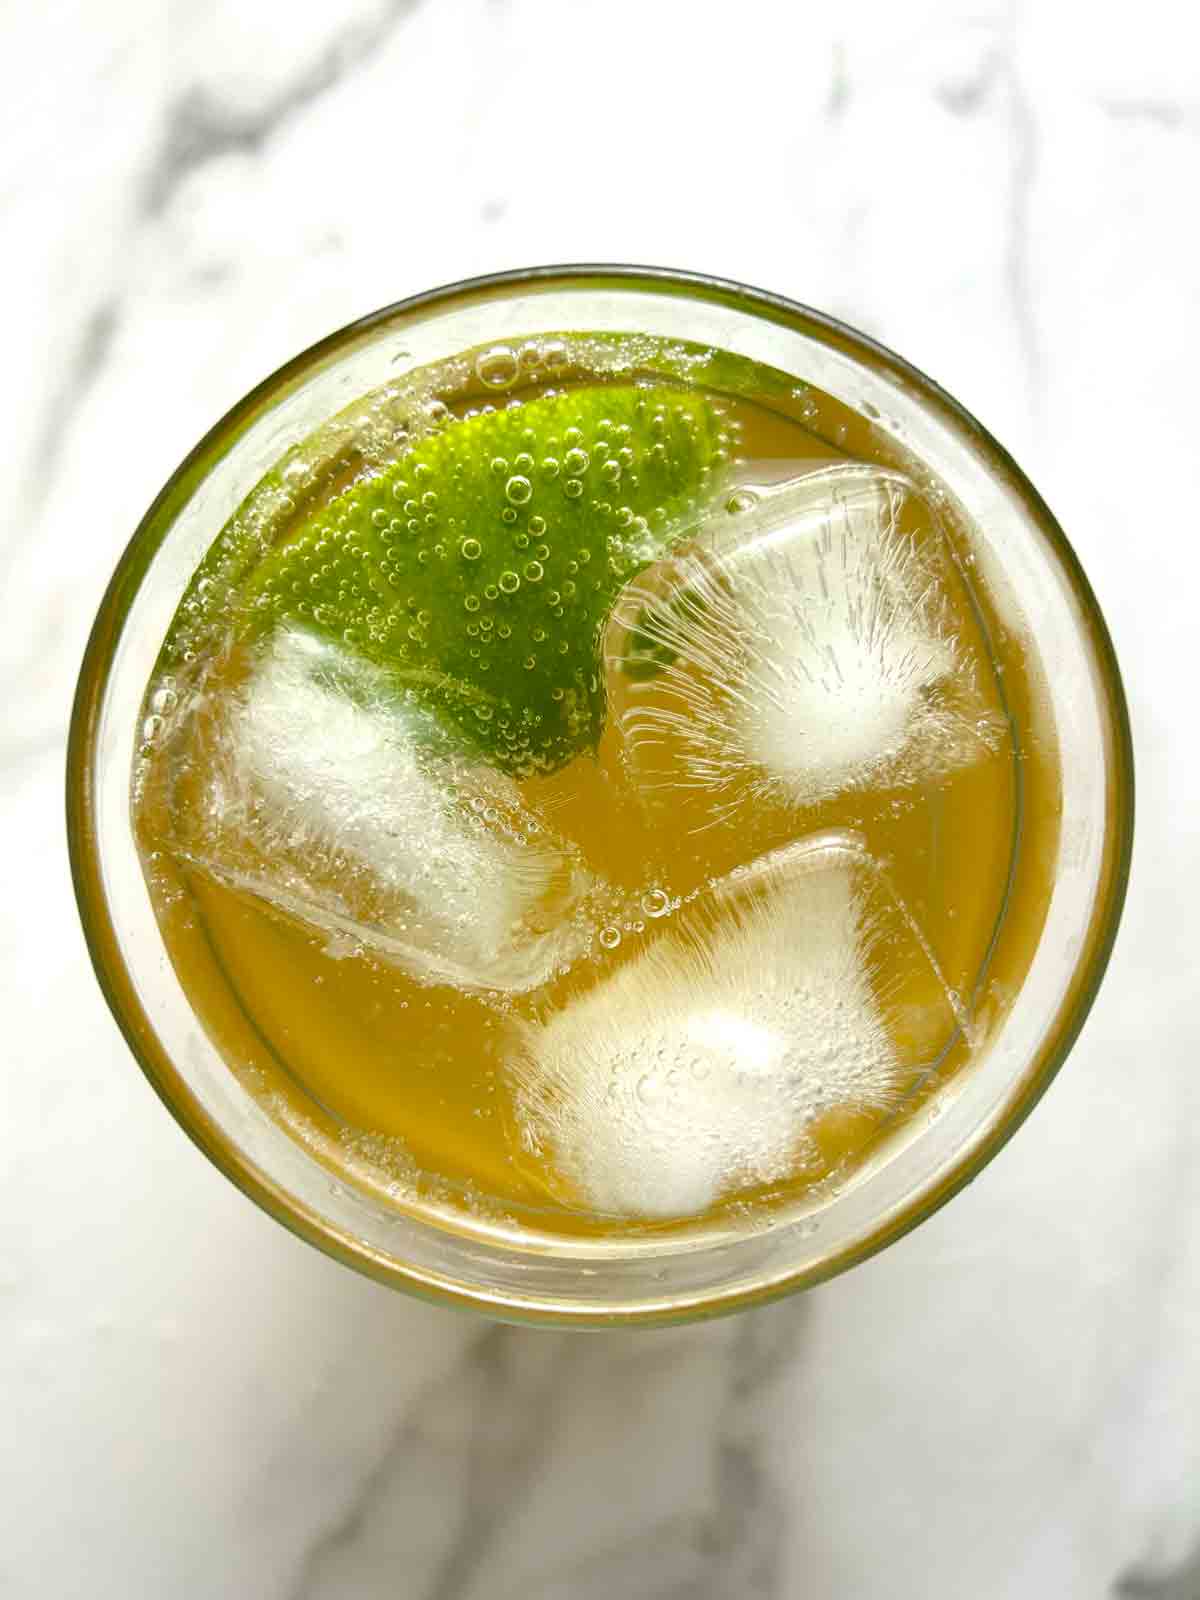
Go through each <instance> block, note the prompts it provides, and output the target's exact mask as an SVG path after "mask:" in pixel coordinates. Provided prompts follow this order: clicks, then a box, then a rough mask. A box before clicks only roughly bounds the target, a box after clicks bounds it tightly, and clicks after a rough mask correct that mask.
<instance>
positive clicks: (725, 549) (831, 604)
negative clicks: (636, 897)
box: [605, 463, 1002, 812]
mask: <svg viewBox="0 0 1200 1600" xmlns="http://www.w3.org/2000/svg"><path fill="white" fill-rule="evenodd" d="M963 592H964V591H963V587H962V578H961V575H960V574H959V572H958V571H957V570H956V568H955V566H954V563H953V559H952V556H951V554H950V551H949V547H948V545H947V543H946V540H945V538H944V535H943V534H942V533H941V530H940V527H939V524H938V520H937V517H936V515H935V514H934V512H933V509H932V508H931V507H930V506H929V505H928V503H927V502H925V501H924V500H923V499H922V497H921V496H920V495H919V494H918V492H917V491H916V489H915V488H914V486H913V485H912V484H911V483H910V482H909V481H908V480H907V479H905V478H904V477H902V476H901V475H900V474H898V473H895V472H891V471H887V470H884V469H881V468H876V467H870V466H865V465H861V464H850V463H847V464H841V465H836V466H829V467H824V468H822V469H820V470H817V471H812V472H809V473H807V474H805V475H804V476H802V477H799V478H796V479H793V480H792V481H790V482H783V483H778V482H775V483H765V484H762V485H760V486H757V487H752V488H743V489H741V490H739V491H738V492H737V493H735V494H734V495H733V496H732V497H731V498H730V500H729V509H728V511H722V512H717V513H715V514H714V516H713V518H712V519H711V520H710V522H709V523H708V525H707V526H706V527H705V528H704V529H703V531H702V532H701V534H700V536H699V537H698V538H697V539H696V540H695V541H694V542H693V543H691V544H690V545H688V546H687V547H686V548H685V549H684V550H683V551H682V552H681V553H679V554H678V555H677V556H675V557H674V558H671V559H668V560H666V561H663V562H660V563H658V564H657V565H656V566H654V567H652V568H650V569H648V570H647V571H646V572H645V573H643V574H642V576H641V577H640V578H639V579H638V580H636V581H635V582H634V583H632V584H631V585H630V586H629V587H628V588H627V589H626V590H625V591H624V593H623V595H622V597H621V600H620V602H619V603H618V606H617V608H616V611H615V613H614V617H613V620H612V623H611V625H610V627H609V629H608V632H607V635H606V642H605V650H606V655H607V657H608V664H609V669H610V672H611V679H610V681H611V682H612V683H613V684H614V686H615V687H614V690H613V700H614V705H615V707H616V714H617V717H618V719H619V726H620V730H621V734H622V739H623V745H624V751H625V757H626V760H627V763H628V765H629V767H630V769H631V775H632V778H633V781H634V783H635V785H636V786H637V787H638V788H639V789H640V790H641V791H642V792H643V794H644V795H646V796H647V797H648V798H649V799H650V800H651V801H654V800H655V799H657V800H659V801H660V802H664V803H667V804H671V803H673V802H674V801H675V800H676V799H680V798H686V796H687V795H689V794H690V795H692V796H695V795H696V794H697V793H700V794H702V795H704V796H705V797H706V799H707V800H708V801H709V803H710V812H716V811H719V809H720V808H721V807H722V805H729V804H735V803H741V802H742V801H744V800H749V801H751V802H753V801H755V800H762V799H770V800H773V801H777V802H782V803H784V804H786V805H789V806H799V807H803V806H811V805H815V804H819V803H820V802H822V801H824V800H826V799H828V798H830V797H831V796H833V795H836V794H839V793H846V792H849V791H853V790H861V789H864V788H889V787H894V786H899V785H907V784H913V783H917V782H921V781H925V780H928V779H932V778H936V777H938V776H939V775H940V774H942V773H944V772H946V771H948V770H949V769H951V768H953V767H955V766H958V765H960V764H963V763H965V762H968V761H971V760H974V759H975V758H977V757H978V756H979V755H981V754H983V753H984V752H985V751H987V750H988V749H992V748H994V747H995V745H996V743H997V741H998V739H999V738H1000V737H1001V736H1002V724H1001V723H1000V720H999V718H998V717H997V716H996V715H995V714H994V712H992V711H989V710H988V708H987V706H986V704H985V699H984V697H983V696H982V694H981V692H980V682H979V667H980V663H979V660H978V652H977V651H976V650H974V649H973V648H972V647H971V646H970V645H969V644H968V643H967V641H966V640H965V639H964V637H963V635H962V630H961V629H960V628H959V627H957V626H956V625H955V606H956V604H957V605H959V606H961V603H962V602H961V596H962V595H963Z"/></svg>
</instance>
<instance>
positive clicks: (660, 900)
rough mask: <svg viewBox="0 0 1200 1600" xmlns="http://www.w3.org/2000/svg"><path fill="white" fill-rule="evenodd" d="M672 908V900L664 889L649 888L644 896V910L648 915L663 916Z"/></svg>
mask: <svg viewBox="0 0 1200 1600" xmlns="http://www.w3.org/2000/svg"><path fill="white" fill-rule="evenodd" d="M670 909H671V901H670V899H669V897H668V896H667V893H666V891H665V890H664V889H647V890H646V892H645V894H644V895H643V896H642V910H643V911H644V912H645V913H646V915H647V916H648V917H662V916H665V915H666V913H667V912H668V911H669V910H670Z"/></svg>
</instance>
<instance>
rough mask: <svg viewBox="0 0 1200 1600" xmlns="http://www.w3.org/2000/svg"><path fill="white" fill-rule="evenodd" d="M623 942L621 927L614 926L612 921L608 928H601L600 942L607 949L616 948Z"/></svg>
mask: <svg viewBox="0 0 1200 1600" xmlns="http://www.w3.org/2000/svg"><path fill="white" fill-rule="evenodd" d="M620 942H621V930H620V928H614V927H613V926H612V924H611V923H610V924H609V926H608V927H607V928H601V929H600V943H601V944H602V945H603V946H604V948H605V949H606V950H615V949H616V948H617V946H618V945H619V944H620Z"/></svg>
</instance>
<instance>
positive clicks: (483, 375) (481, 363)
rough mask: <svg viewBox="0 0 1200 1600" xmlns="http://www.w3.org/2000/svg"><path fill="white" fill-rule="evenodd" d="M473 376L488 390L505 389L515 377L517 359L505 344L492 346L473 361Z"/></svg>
mask: <svg viewBox="0 0 1200 1600" xmlns="http://www.w3.org/2000/svg"><path fill="white" fill-rule="evenodd" d="M475 375H476V377H477V378H478V379H479V381H480V383H486V384H487V386H488V388H489V389H507V388H508V386H509V384H510V383H512V382H513V380H514V379H515V378H516V376H517V358H516V355H515V354H514V353H513V351H512V350H511V349H510V348H509V346H508V345H506V344H497V345H493V346H492V348H491V349H490V350H485V351H484V352H483V354H482V355H480V356H478V357H477V358H476V361H475Z"/></svg>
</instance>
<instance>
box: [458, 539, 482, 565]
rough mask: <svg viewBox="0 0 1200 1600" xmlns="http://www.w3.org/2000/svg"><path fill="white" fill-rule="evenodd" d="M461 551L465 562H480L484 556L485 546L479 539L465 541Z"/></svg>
mask: <svg viewBox="0 0 1200 1600" xmlns="http://www.w3.org/2000/svg"><path fill="white" fill-rule="evenodd" d="M460 549H461V550H462V556H463V560H464V561H478V560H479V557H480V556H481V555H482V554H483V546H482V545H481V544H480V542H479V540H478V539H464V540H463V542H462V544H461V546H460Z"/></svg>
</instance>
